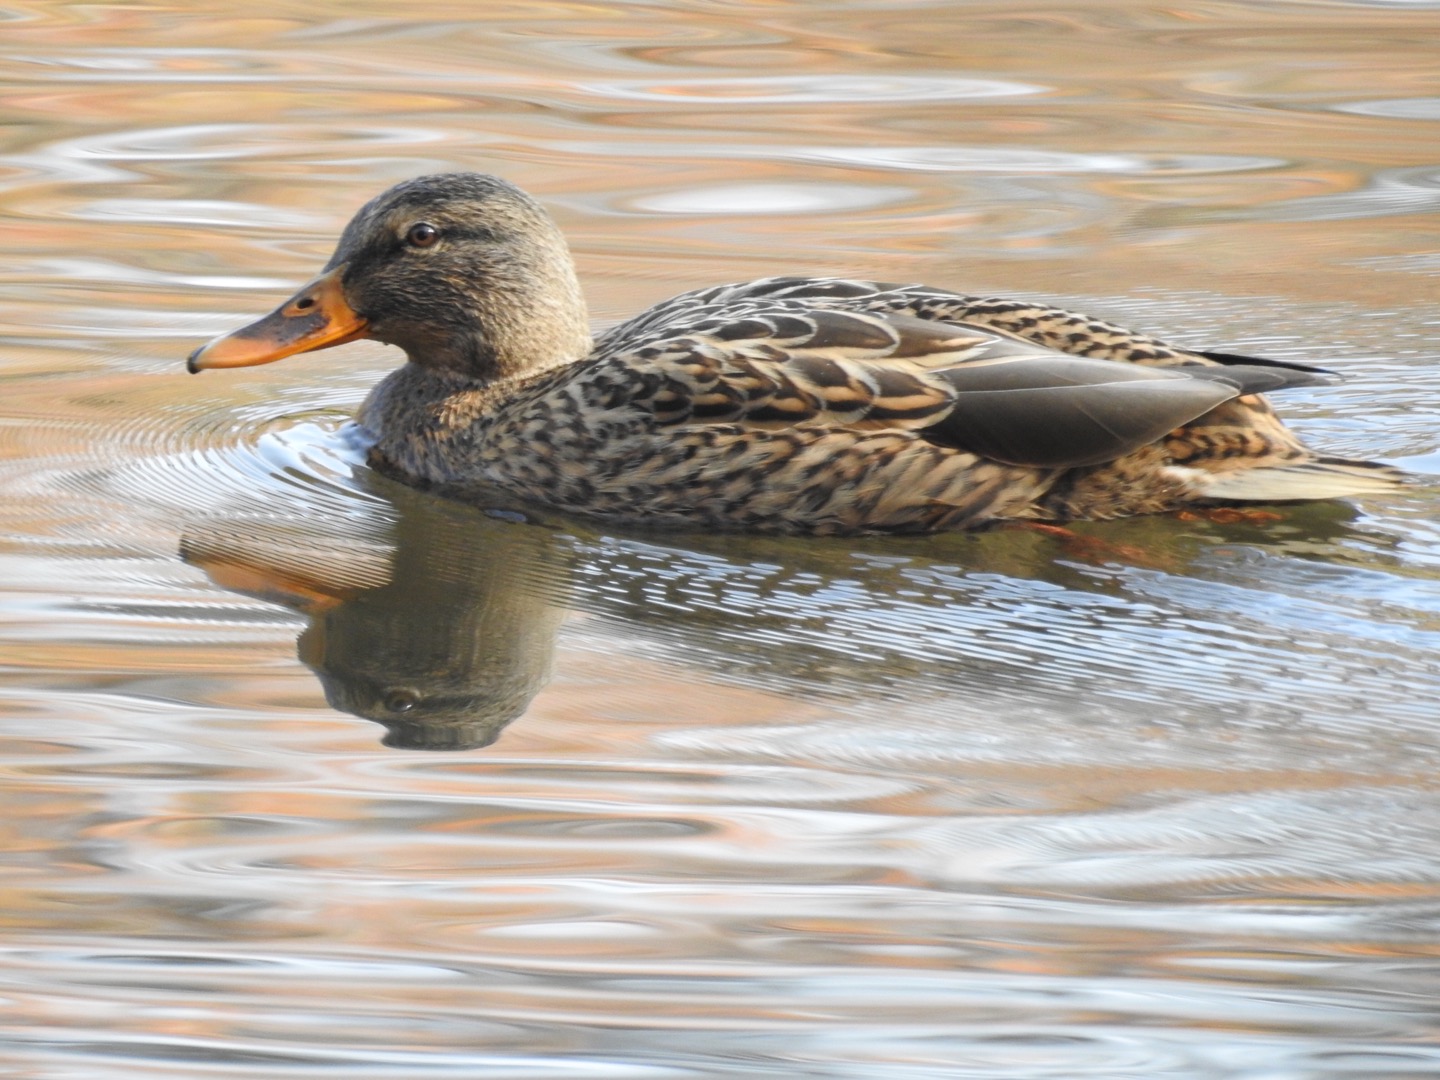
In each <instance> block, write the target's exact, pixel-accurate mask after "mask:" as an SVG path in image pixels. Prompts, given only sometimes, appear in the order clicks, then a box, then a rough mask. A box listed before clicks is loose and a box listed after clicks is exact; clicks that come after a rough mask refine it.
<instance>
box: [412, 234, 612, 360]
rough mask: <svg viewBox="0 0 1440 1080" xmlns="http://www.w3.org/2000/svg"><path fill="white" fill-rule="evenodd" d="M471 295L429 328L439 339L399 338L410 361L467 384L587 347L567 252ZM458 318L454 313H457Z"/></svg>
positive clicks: (577, 354) (575, 356)
mask: <svg viewBox="0 0 1440 1080" xmlns="http://www.w3.org/2000/svg"><path fill="white" fill-rule="evenodd" d="M504 278H508V279H509V280H503V279H502V280H500V281H497V280H495V278H494V277H492V278H491V283H490V284H489V285H488V286H487V287H486V288H485V289H484V290H482V291H480V292H479V293H478V294H476V295H474V296H472V297H471V303H470V305H468V306H469V308H470V310H468V311H465V312H463V313H460V312H452V313H450V314H451V316H452V317H451V319H450V320H447V321H448V323H449V325H448V326H444V325H442V326H436V328H435V329H436V330H437V332H438V333H437V337H438V338H439V340H431V341H415V342H406V343H405V351H406V355H407V357H408V358H409V359H410V361H411V363H413V364H416V365H418V366H420V367H424V368H428V369H430V370H432V371H435V372H437V373H443V374H444V375H446V376H451V377H453V376H459V377H460V378H461V379H463V380H465V381H468V382H470V383H472V384H479V385H489V384H493V383H500V382H509V381H512V380H514V379H517V378H522V377H524V376H526V375H531V374H534V373H535V372H538V371H545V370H548V369H550V368H554V367H559V366H561V365H563V364H570V363H574V362H575V361H577V360H580V359H582V358H583V357H585V356H586V355H588V354H589V352H590V350H591V349H592V348H593V346H594V340H593V338H592V337H591V335H590V326H589V318H588V316H587V314H586V309H585V298H584V295H583V294H582V293H581V291H580V283H579V282H578V281H577V280H576V277H575V271H574V269H573V267H572V265H571V264H570V260H569V257H568V255H566V256H565V257H564V258H563V259H554V260H539V261H537V262H535V263H532V264H531V265H529V266H527V267H525V268H524V271H523V272H521V273H516V274H514V276H513V277H511V275H509V274H507V275H504ZM456 316H458V317H456Z"/></svg>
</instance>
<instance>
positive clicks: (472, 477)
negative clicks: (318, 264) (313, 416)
mask: <svg viewBox="0 0 1440 1080" xmlns="http://www.w3.org/2000/svg"><path fill="white" fill-rule="evenodd" d="M359 339H374V340H378V341H381V342H385V343H387V344H390V345H394V346H396V347H398V348H399V349H400V350H402V351H403V353H404V355H405V362H404V363H403V364H402V365H400V366H399V367H398V368H396V369H395V370H394V371H392V372H390V373H389V374H388V375H387V376H386V377H385V378H384V379H383V380H382V381H380V382H379V383H378V384H377V385H376V386H375V388H374V389H373V390H372V391H371V392H370V394H369V396H368V397H367V398H366V400H365V401H364V403H363V405H362V406H361V408H360V411H359V413H358V415H357V418H356V419H357V422H358V424H359V426H360V427H361V428H362V429H363V431H364V432H365V435H366V438H367V440H368V441H369V448H368V451H367V453H368V462H369V464H370V465H371V466H372V467H374V468H375V469H376V470H378V471H379V472H382V473H384V474H387V475H389V476H392V477H395V478H397V479H399V480H401V481H403V482H405V483H407V484H410V485H412V486H414V487H418V488H423V489H430V490H434V491H436V492H438V493H440V494H442V495H446V496H449V497H452V498H459V499H464V500H469V501H480V502H483V501H485V500H487V499H495V498H500V499H503V500H509V501H511V502H514V503H518V504H521V505H526V506H537V507H543V508H548V509H550V510H558V511H561V512H564V513H572V514H579V515H585V516H590V517H595V518H600V519H606V520H609V521H615V522H621V523H634V524H638V525H661V526H681V527H690V528H698V529H705V530H716V529H723V530H738V531H756V532H771V533H798V534H813V535H850V534H862V533H927V532H940V531H949V530H962V529H977V528H981V527H985V526H993V525H996V524H999V523H1005V522H1021V523H1024V522H1031V523H1036V527H1041V528H1043V527H1046V524H1045V523H1050V524H1049V527H1057V528H1058V527H1060V526H1061V525H1063V523H1066V522H1074V521H1078V520H1104V519H1110V518H1119V517H1127V516H1133V515H1140V514H1156V513H1169V512H1175V511H1184V510H1186V509H1189V508H1195V507H1225V506H1230V507H1235V506H1244V505H1246V504H1251V505H1253V504H1263V503H1281V502H1292V501H1303V500H1324V499H1334V498H1341V497H1349V496H1363V495H1370V494H1379V493H1384V492H1387V491H1391V490H1393V489H1395V488H1396V486H1397V485H1399V484H1402V483H1404V482H1405V479H1406V478H1405V476H1404V474H1403V473H1401V472H1400V471H1399V470H1397V469H1395V468H1393V467H1390V466H1387V465H1384V464H1382V463H1378V462H1371V461H1360V460H1350V459H1346V458H1341V457H1335V456H1329V455H1326V454H1323V453H1320V452H1318V451H1316V450H1313V449H1311V448H1309V447H1308V446H1306V445H1305V444H1304V443H1302V442H1301V441H1300V439H1299V438H1298V437H1297V436H1296V435H1295V433H1294V432H1293V431H1291V430H1290V429H1289V428H1287V427H1286V426H1285V425H1284V424H1283V422H1282V421H1281V420H1280V418H1279V417H1278V416H1277V415H1276V413H1275V410H1274V409H1273V408H1272V406H1271V405H1270V403H1269V401H1268V400H1267V399H1266V397H1265V396H1263V395H1265V394H1268V393H1272V392H1280V391H1285V390H1289V389H1291V388H1296V387H1307V386H1316V385H1323V384H1326V383H1329V382H1331V381H1333V380H1332V378H1331V376H1330V374H1329V373H1328V372H1326V371H1325V370H1324V369H1322V368H1318V367H1312V366H1310V365H1306V364H1300V363H1290V362H1282V361H1277V360H1269V359H1263V358H1259V357H1247V356H1241V355H1236V354H1233V353H1227V352H1219V351H1209V350H1197V349H1192V348H1185V347H1181V346H1178V345H1171V344H1167V343H1166V342H1164V341H1161V340H1160V339H1158V338H1155V337H1151V336H1149V335H1147V334H1144V333H1139V332H1136V331H1132V330H1127V329H1124V328H1122V327H1120V326H1117V325H1114V324H1112V323H1110V322H1106V321H1104V320H1102V319H1096V318H1091V317H1089V316H1086V315H1082V314H1077V313H1074V312H1071V311H1067V310H1063V309H1061V308H1057V307H1051V306H1048V305H1045V304H1040V303H1034V302H1031V301H1029V300H1016V299H1004V298H998V297H990V296H983V295H968V294H964V293H958V292H951V291H949V290H946V289H941V288H935V287H932V286H928V285H921V284H891V283H884V282H876V281H866V280H849V279H846V278H838V277H803V276H781V277H767V278H762V279H759V280H754V281H746V282H738V283H731V284H724V285H719V286H713V287H709V288H702V289H695V290H692V291H689V292H684V293H681V294H680V295H678V296H674V297H672V298H671V299H669V300H665V301H662V302H661V303H659V304H656V305H655V306H654V307H651V308H650V309H648V310H647V311H644V312H642V313H641V314H640V315H638V316H636V317H634V318H631V319H629V320H628V321H625V322H622V323H620V324H619V325H617V326H615V327H614V328H613V329H610V330H609V331H607V332H605V333H602V334H601V335H599V337H598V338H597V337H594V336H592V332H591V328H590V323H589V320H588V317H587V314H586V306H585V300H584V297H583V295H582V293H581V289H580V284H579V281H578V278H577V274H576V270H575V265H574V261H573V260H572V258H571V255H570V251H569V248H568V247H567V245H566V241H565V237H564V236H563V234H562V233H561V231H560V229H559V227H558V226H557V224H556V223H555V221H554V220H553V219H552V218H551V216H550V215H549V214H548V213H547V212H546V210H545V209H544V208H543V207H542V206H541V205H540V203H539V202H538V201H536V200H535V199H534V198H532V197H531V196H529V195H527V194H526V193H525V192H523V191H522V190H520V189H519V188H518V187H516V186H515V185H513V184H511V183H509V182H508V181H506V180H504V179H501V178H499V177H496V176H490V175H485V174H480V173H472V172H456V173H443V174H436V175H428V176H421V177H417V178H414V179H410V180H405V181H403V182H401V183H398V184H396V185H395V186H393V187H391V188H390V189H389V190H387V191H385V192H383V193H381V194H380V195H378V196H376V197H375V198H373V199H371V200H370V201H369V202H367V203H366V204H365V205H364V206H363V207H361V208H360V210H359V211H358V212H357V213H356V214H355V216H354V218H353V219H352V220H351V221H350V222H349V224H348V225H346V227H345V229H344V231H343V232H342V233H341V236H340V239H339V243H338V245H337V246H336V248H335V252H334V254H333V255H332V256H331V258H330V260H329V262H328V263H327V264H326V265H325V267H324V269H323V272H322V273H321V274H320V275H319V276H318V277H316V278H314V279H313V280H312V281H310V282H308V283H307V284H305V285H304V286H303V287H301V288H300V289H299V290H298V291H297V292H296V293H295V294H294V295H293V296H291V297H290V298H289V299H288V300H286V301H285V302H284V303H283V304H281V305H280V306H279V307H278V308H276V309H275V310H274V311H273V312H271V313H270V314H269V315H266V316H264V317H262V318H260V319H258V320H257V321H254V322H252V323H250V324H248V325H245V326H242V327H241V328H239V329H237V330H234V331H232V332H230V333H227V334H223V335H221V336H220V337H218V338H216V339H215V340H213V341H211V342H210V343H208V344H206V345H204V346H202V347H200V348H198V349H196V350H195V351H194V352H193V353H191V354H190V356H189V357H188V359H187V367H188V369H189V371H191V372H199V371H205V370H210V369H218V368H233V367H245V366H250V365H256V364H267V363H270V362H272V361H275V360H279V359H282V358H284V357H287V356H292V355H295V354H298V353H305V352H312V351H315V350H318V349H326V348H331V347H334V346H338V345H342V344H345V343H347V342H352V341H356V340H359Z"/></svg>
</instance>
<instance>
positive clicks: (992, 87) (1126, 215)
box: [0, 0, 1440, 1080]
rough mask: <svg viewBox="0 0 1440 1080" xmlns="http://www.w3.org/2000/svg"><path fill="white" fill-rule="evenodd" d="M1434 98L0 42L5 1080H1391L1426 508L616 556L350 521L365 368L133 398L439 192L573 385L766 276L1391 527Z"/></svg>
mask: <svg viewBox="0 0 1440 1080" xmlns="http://www.w3.org/2000/svg"><path fill="white" fill-rule="evenodd" d="M1437 40H1440V4H1436V3H1413V2H1411V3H1406V2H1398V0H1396V2H1390V3H1385V2H1377V3H1368V4H1367V3H1340V2H1336V3H1320V2H1314V3H1309V2H1292V3H1283V2H1275V3H1238V2H1237V3H1225V2H1218V0H1195V2H1193V3H1188V2H1187V3H1182V4H1180V5H1179V6H1175V5H1170V6H1163V7H1162V6H1158V5H1156V6H1146V5H1144V4H1140V3H1134V2H1118V0H1112V2H1106V0H1074V2H1070V3H1063V2H1061V3H1053V4H1041V5H1033V4H1029V3H1019V4H1012V3H999V2H995V3H934V2H931V3H919V2H912V0H898V2H897V0H848V2H841V3H826V4H807V3H799V2H785V0H776V2H761V0H734V2H729V3H700V2H697V0H654V2H648V3H626V4H620V3H615V4H608V5H607V4H584V3H569V2H560V0H554V2H544V0H535V2H527V3H518V2H516V3H504V2H492V3H486V4H471V3H463V4H462V3H451V4H446V3H415V4H409V5H402V6H397V5H394V4H389V3H386V4H380V3H374V2H359V3H354V2H345V3H341V2H338V0H312V2H310V3H306V4H298V3H290V2H283V0H260V2H257V3H251V4H239V3H233V2H229V0H208V2H204V3H199V4H193V5H187V6H180V7H177V6H175V5H169V4H161V3H152V2H143V0H141V2H126V3H113V4H81V3H59V2H40V0H36V2H31V3H18V2H16V0H0V109H3V116H4V118H5V121H6V124H7V128H6V139H7V155H6V157H5V158H3V159H0V200H3V202H0V209H3V214H0V230H3V232H4V235H5V241H4V244H5V248H6V250H7V252H8V255H7V258H6V260H5V265H4V267H3V268H0V279H3V280H0V287H3V293H0V334H3V341H0V378H3V385H4V392H3V394H0V423H3V429H0V485H3V490H4V493H5V494H4V499H3V502H0V538H3V541H0V542H3V546H0V576H3V580H0V617H3V621H0V665H3V671H4V675H5V677H4V679H3V684H0V772H3V778H4V779H3V785H0V805H3V814H0V822H3V825H0V830H3V833H4V845H3V852H4V854H3V859H4V865H5V871H4V877H3V878H0V888H3V904H0V997H3V999H4V1002H5V1004H4V1008H3V1011H0V1046H3V1052H0V1075H4V1076H15V1077H22V1076H23V1077H26V1078H27V1080H61V1078H64V1080H71V1078H84V1080H120V1078H141V1077H145V1078H150V1077H174V1078H209V1077H252V1076H265V1077H273V1078H282V1080H283V1078H298V1077H317V1076H324V1077H331V1076H333V1077H356V1078H359V1077H364V1078H367V1080H380V1078H383V1080H402V1078H403V1080H411V1078H416V1077H456V1078H460V1077H465V1078H472V1077H505V1078H529V1077H535V1078H563V1080H569V1078H577V1080H580V1078H587V1080H588V1078H592V1077H616V1078H632V1077H634V1078H656V1080H661V1078H665V1080H669V1078H688V1077H721V1076H724V1077H732V1076H735V1077H738V1076H753V1077H773V1076H785V1077H815V1078H835V1077H856V1078H862V1077H863V1078H872V1077H873V1078H886V1080H890V1078H917V1080H918V1078H932V1077H937V1078H938V1077H978V1078H1005V1080H1013V1078H1033V1077H1051V1078H1065V1080H1073V1078H1077V1077H1097V1078H1101V1077H1103V1078H1114V1077H1145V1078H1157V1077H1216V1076H1236V1077H1247V1078H1255V1080H1290V1078H1301V1077H1304V1078H1310V1077H1387V1078H1399V1077H1421V1076H1427V1077H1428V1076H1435V1075H1437V1074H1440V786H1437V784H1436V768H1437V765H1440V523H1437V516H1440V515H1437V508H1440V497H1437V494H1436V491H1435V489H1434V488H1433V487H1429V486H1426V485H1423V484H1422V485H1417V486H1416V487H1414V488H1412V489H1408V490H1406V491H1404V492H1400V493H1397V494H1395V495H1393V496H1388V497H1384V498H1371V499H1365V500H1359V501H1355V502H1337V503H1329V504H1317V505H1313V506H1305V507H1287V508H1283V509H1282V510H1281V511H1280V513H1281V514H1282V515H1283V516H1282V517H1281V519H1280V520H1278V521H1274V522H1268V523H1267V522H1261V523H1251V524H1246V523H1236V524H1217V523H1213V522H1208V521H1187V520H1180V519H1178V518H1173V517H1167V518H1154V519H1144V520H1131V521H1123V522H1116V523H1111V524H1104V525H1086V526H1081V527H1079V528H1078V529H1077V532H1078V533H1079V534H1080V539H1079V540H1078V541H1076V542H1072V543H1061V542H1060V541H1058V540H1056V539H1054V538H1051V537H1046V536H1040V535H1034V534H1029V533H1016V532H1001V533H993V534H986V535H982V536H962V535H952V536H940V537H932V538H920V539H913V538H912V539H900V540H893V539H892V540H882V539H875V540H864V541H858V542H857V541H835V540H829V541H818V540H803V541H801V540H776V539H753V538H749V539H747V538H743V537H729V538H727V537H714V536H695V535H682V534H668V535H667V534H651V535H642V534H633V533H621V532H617V531H614V530H608V529H606V528H603V527H599V526H596V525H595V524H593V523H587V522H583V521H572V520H565V519H560V518H555V519H550V520H540V521H531V522H524V521H514V520H509V519H507V518H504V517H493V516H487V515H485V514H483V513H481V512H479V511H477V510H475V509H472V508H468V507H463V506H459V505H452V504H447V503H444V502H441V501H439V500H437V499H434V498H432V497H429V496H426V495H422V494H418V493H415V492H411V491H408V490H406V489H404V488H402V487H399V486H398V485H395V484H393V483H390V482H388V481H385V480H382V479H380V478H378V477H376V476H374V475H372V474H370V473H368V471H367V470H366V469H365V468H364V467H363V466H362V465H361V464H360V461H361V452H360V450H359V449H358V448H357V447H356V445H355V444H354V440H353V437H352V436H351V433H350V432H349V430H348V429H347V428H346V426H345V418H346V417H347V415H348V414H349V413H350V412H351V411H352V410H353V409H354V407H355V406H356V404H357V403H358V402H359V401H360V399H361V398H362V397H363V395H364V393H365V391H366V389H367V388H368V387H369V386H370V385H372V384H373V383H374V382H375V381H376V380H377V379H378V378H379V377H380V376H381V375H382V374H383V373H384V372H385V371H386V370H387V369H388V368H389V367H390V366H392V365H393V363H394V357H393V356H392V355H391V354H390V353H389V352H388V351H387V350H385V349H384V348H383V347H380V346H377V345H372V344H357V345H352V346H348V347H346V348H344V349H338V350H332V351H329V352H326V353H323V354H319V355H315V356H307V357H301V358H296V359H294V360H290V361H287V362H285V363H282V364H277V365H274V366H271V367H264V368H256V369H247V370H245V371H240V372H218V373H212V374H208V375H206V376H204V377H200V378H192V377H190V376H187V375H186V374H185V373H184V369H183V366H182V363H183V358H184V356H185V354H186V353H187V352H189V351H190V350H191V349H192V348H193V347H194V346H195V345H196V344H198V343H199V342H201V341H203V340H204V339H206V338H207V337H209V336H211V335H212V334H215V333H217V332H220V331H222V330H224V329H228V328H230V327H233V326H236V325H238V324H239V323H241V322H242V321H244V320H245V319H246V318H248V317H250V316H253V315H256V314H258V313H260V312H263V311H266V310H269V308H270V307H271V306H273V304H274V303H275V302H276V301H277V300H278V299H279V298H281V297H282V296H284V295H287V294H288V292H289V290H290V289H291V288H292V287H293V286H294V285H296V284H297V283H299V282H301V281H303V280H305V279H306V278H308V277H309V276H311V275H312V274H313V273H314V272H315V271H316V270H317V269H318V267H319V266H320V265H321V264H322V263H323V261H324V259H325V258H326V257H327V256H328V253H329V251H330V248H331V245H332V243H333V241H334V238H335V236H336V234H337V233H338V231H339V228H340V227H341V225H343V223H344V221H345V220H346V219H347V218H348V217H349V215H350V213H351V212H352V211H353V210H354V209H355V208H356V207H357V206H358V205H359V204H360V203H361V202H363V201H364V200H365V199H367V198H368V197H369V196H371V195H372V194H374V193H375V192H377V191H379V190H380V189H381V188H383V187H385V186H386V185H388V184H390V183H392V182H394V181H396V180H399V179H401V178H404V177H407V176H411V175H414V174H417V173H420V172H425V171H433V170H439V169H452V168H472V169H480V170H485V171H492V172H497V173H501V174H503V175H504V176H506V177H508V178H510V179H512V180H514V181H516V182H517V183H519V184H521V185H522V186H524V187H525V188H527V189H528V190H530V191H532V192H534V193H535V194H536V195H538V196H539V197H541V198H542V199H543V200H544V201H545V202H546V204H547V205H549V206H550V207H551V208H552V209H553V210H554V212H555V213H556V215H557V216H558V217H559V219H560V220H561V222H562V224H563V226H564V227H565V229H566V231H567V233H568V234H569V235H570V237H571V239H572V242H573V245H574V248H575V252H576V256H577V258H578V260H579V262H580V265H581V271H582V277H583V280H584V281H585V284H586V287H587V291H588V293H589V296H590V300H591V305H592V314H593V315H594V317H595V319H596V322H597V325H604V324H607V323H610V322H613V321H615V320H617V319H619V318H622V317H624V316H625V315H627V314H629V313H632V312H634V311H636V310H638V309H640V308H641V307H642V306H644V305H646V304H648V303H651V302H653V301H655V300H658V299H661V298H662V297H664V296H666V295H669V294H670V293H673V292H675V291H678V290H679V289H681V288H688V287H693V286H699V285H702V284H707V283H715V282H719V281H725V280H736V279H742V278H746V277H753V276H759V275H763V274H773V273H781V272H786V271H799V272H822V273H826V272H834V273H844V274H852V275H863V276H869V277H878V278H882V279H889V280H899V281H910V280H919V281H929V282H932V283H934V284H937V285H944V286H949V287H954V288H958V289H961V290H964V291H970V292H979V293H992V294H997V295H1017V296H1032V297H1046V298H1049V299H1053V300H1056V301H1059V302H1061V303H1064V304H1066V305H1068V306H1071V307H1074V308H1077V309H1079V310H1082V311H1090V312H1093V313H1095V314H1097V315H1102V316H1108V317H1110V318H1114V319H1117V320H1119V321H1121V322H1126V323H1130V324H1132V325H1136V326H1138V327H1140V328H1143V329H1146V330H1150V331H1153V332H1158V333H1161V334H1163V335H1165V336H1168V337H1171V338H1173V339H1175V340H1178V341H1182V342H1193V343H1195V344H1197V345H1201V346H1208V347H1211V348H1223V349H1230V350H1236V351H1251V352H1256V353H1261V354H1264V355H1270V356H1275V357H1279V358H1282V359H1294V360H1303V361H1309V362H1318V363H1323V364H1325V365H1326V366H1329V367H1331V368H1333V369H1335V370H1337V371H1340V372H1341V373H1343V375H1344V376H1345V377H1346V381H1345V383H1344V385H1343V386H1342V387H1340V388H1337V389H1330V388H1324V389H1317V390H1309V389H1306V390H1300V391H1296V392H1293V393H1290V394H1287V395H1286V397H1285V398H1284V400H1283V401H1282V402H1281V403H1280V404H1281V407H1282V409H1283V411H1284V413H1285V415H1286V416H1287V418H1289V419H1290V420H1291V421H1292V422H1293V424H1294V426H1295V427H1297V428H1298V429H1299V430H1300V431H1302V432H1303V433H1304V434H1305V436H1306V437H1307V438H1308V439H1309V440H1310V441H1311V442H1312V443H1314V444H1315V445H1317V446H1320V447H1323V448H1325V449H1326V450H1329V451H1331V452H1335V453H1343V454H1348V455H1354V456H1364V457H1375V458H1380V459H1383V460H1386V461H1390V462H1393V463H1396V464H1400V465H1402V466H1405V467H1407V468H1409V469H1411V470H1413V471H1415V472H1416V473H1419V474H1422V475H1424V476H1428V477H1430V478H1431V479H1434V478H1435V476H1436V474H1437V473H1440V453H1437V447H1440V434H1437V433H1440V376H1437V374H1436V368H1435V365H1436V363H1437V360H1440V311H1437V307H1436V299H1437V294H1440V213H1437V211H1440V46H1437V44H1436V42H1437ZM362 717H368V718H369V719H362ZM377 720H378V721H379V722H380V723H381V724H382V725H383V726H377V724H376V723H375V722H374V721H377ZM382 739H383V740H384V745H382Z"/></svg>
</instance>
